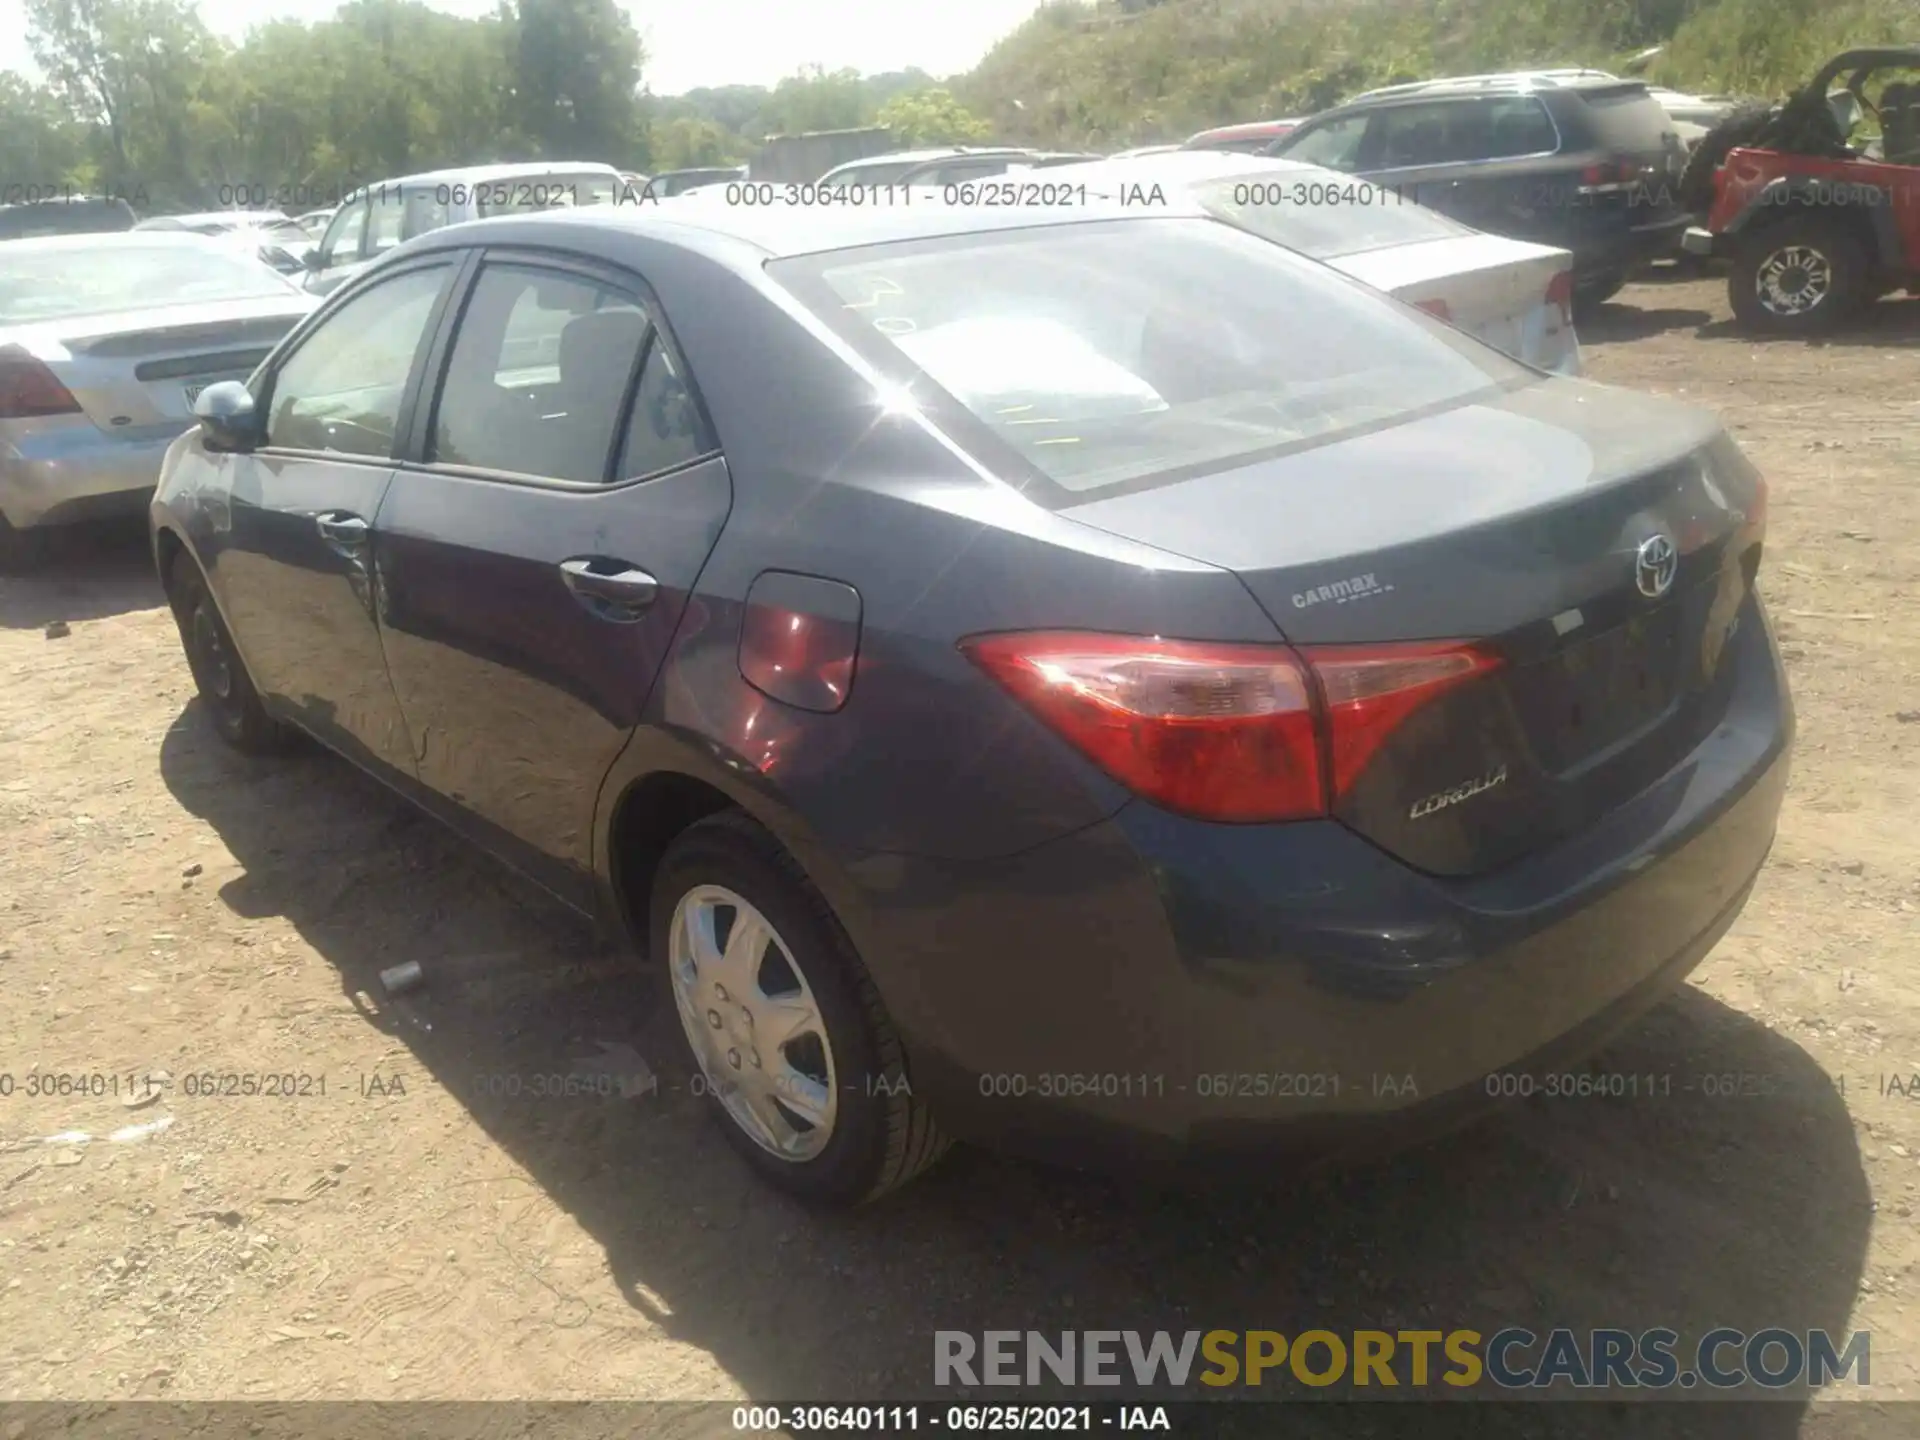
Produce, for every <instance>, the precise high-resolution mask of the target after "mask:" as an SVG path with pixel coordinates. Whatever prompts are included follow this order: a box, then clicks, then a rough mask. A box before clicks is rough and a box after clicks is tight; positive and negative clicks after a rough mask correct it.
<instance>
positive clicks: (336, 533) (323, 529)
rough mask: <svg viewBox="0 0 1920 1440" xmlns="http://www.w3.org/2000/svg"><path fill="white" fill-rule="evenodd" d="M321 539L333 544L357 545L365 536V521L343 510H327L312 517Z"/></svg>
mask: <svg viewBox="0 0 1920 1440" xmlns="http://www.w3.org/2000/svg"><path fill="white" fill-rule="evenodd" d="M313 523H314V524H315V525H316V526H318V527H319V530H320V535H321V537H322V538H323V539H326V540H330V541H332V542H333V543H334V544H335V545H359V544H363V543H364V542H365V541H366V538H367V522H366V521H365V520H362V519H361V518H360V517H359V516H358V515H351V514H348V513H347V512H346V511H345V510H329V511H327V512H325V513H324V514H321V515H316V516H315V517H314V520H313Z"/></svg>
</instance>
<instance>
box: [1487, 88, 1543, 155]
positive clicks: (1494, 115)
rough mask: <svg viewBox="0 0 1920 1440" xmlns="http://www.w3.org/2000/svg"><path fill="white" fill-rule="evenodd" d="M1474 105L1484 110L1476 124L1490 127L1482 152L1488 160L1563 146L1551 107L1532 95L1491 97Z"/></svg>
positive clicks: (1535, 152) (1535, 153)
mask: <svg viewBox="0 0 1920 1440" xmlns="http://www.w3.org/2000/svg"><path fill="white" fill-rule="evenodd" d="M1473 108H1474V109H1476V110H1478V111H1480V112H1482V113H1481V115H1478V116H1476V117H1475V120H1474V123H1475V124H1476V126H1477V125H1479V124H1484V125H1485V127H1486V129H1485V142H1484V144H1483V145H1482V147H1481V152H1480V153H1481V154H1482V155H1483V156H1484V157H1485V158H1486V159H1488V160H1504V159H1509V158H1511V157H1513V156H1516V155H1551V154H1552V153H1553V152H1554V151H1556V150H1558V149H1559V148H1560V131H1559V130H1558V129H1557V128H1556V127H1555V125H1554V123H1553V117H1552V116H1551V115H1549V114H1548V113H1547V107H1546V106H1544V105H1542V104H1541V103H1540V102H1539V101H1538V100H1536V99H1534V98H1533V97H1532V96H1531V95H1515V96H1510V97H1507V98H1504V99H1499V100H1487V101H1484V102H1481V103H1480V104H1478V105H1476V106H1474V107H1473ZM1476 138H1478V137H1476Z"/></svg>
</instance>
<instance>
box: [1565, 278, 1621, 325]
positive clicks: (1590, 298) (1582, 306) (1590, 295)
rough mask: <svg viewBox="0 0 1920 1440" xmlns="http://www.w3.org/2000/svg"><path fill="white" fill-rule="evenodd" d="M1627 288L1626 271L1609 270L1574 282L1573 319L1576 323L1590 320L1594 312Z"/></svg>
mask: <svg viewBox="0 0 1920 1440" xmlns="http://www.w3.org/2000/svg"><path fill="white" fill-rule="evenodd" d="M1626 288H1627V272H1626V271H1624V270H1609V271H1608V272H1607V273H1606V274H1604V275H1593V276H1590V277H1588V278H1586V279H1584V280H1578V281H1575V282H1574V287H1573V319H1574V323H1575V324H1576V325H1577V324H1579V323H1580V322H1581V321H1582V320H1591V319H1592V318H1593V316H1594V312H1595V311H1597V310H1598V309H1599V308H1600V307H1601V306H1602V305H1604V304H1606V303H1607V301H1609V300H1611V299H1613V297H1614V296H1616V295H1618V294H1619V293H1620V292H1621V291H1622V290H1624V289H1626Z"/></svg>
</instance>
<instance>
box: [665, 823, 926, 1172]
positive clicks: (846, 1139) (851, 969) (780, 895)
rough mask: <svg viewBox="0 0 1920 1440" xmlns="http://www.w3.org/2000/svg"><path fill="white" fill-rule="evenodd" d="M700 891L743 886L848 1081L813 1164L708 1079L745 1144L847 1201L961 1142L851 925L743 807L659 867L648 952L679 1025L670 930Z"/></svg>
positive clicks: (736, 1142)
mask: <svg viewBox="0 0 1920 1440" xmlns="http://www.w3.org/2000/svg"><path fill="white" fill-rule="evenodd" d="M699 886H721V887H724V888H725V889H727V890H729V891H732V892H733V893H734V894H735V895H736V896H738V897H739V898H740V899H743V900H745V901H746V902H747V903H748V904H750V905H752V906H753V907H754V908H755V909H757V910H759V911H760V913H761V915H762V916H764V917H765V919H766V920H767V922H768V923H769V924H770V925H771V926H772V928H773V930H774V931H775V932H776V933H777V935H778V937H779V939H780V941H781V942H782V943H783V944H784V946H785V948H786V951H787V953H788V954H790V955H791V956H792V959H793V962H794V965H793V968H794V969H796V970H797V971H799V972H801V977H802V979H803V981H804V983H805V985H806V986H807V987H808V988H810V989H811V990H812V992H813V999H814V1003H815V1009H816V1010H817V1012H818V1014H819V1016H820V1020H821V1024H822V1027H823V1028H824V1030H825V1032H826V1037H827V1041H828V1044H829V1045H830V1046H831V1049H832V1054H833V1069H834V1072H835V1074H836V1075H837V1078H838V1084H837V1086H836V1087H835V1088H836V1091H837V1095H836V1105H837V1114H836V1115H835V1117H834V1121H833V1126H832V1130H831V1131H830V1133H829V1138H828V1139H827V1141H826V1142H825V1146H824V1148H823V1149H822V1150H821V1151H820V1152H819V1153H818V1154H817V1155H814V1156H812V1157H810V1158H806V1159H793V1158H788V1157H785V1156H781V1155H776V1154H774V1153H773V1152H772V1151H770V1150H769V1149H767V1148H766V1147H765V1146H764V1145H763V1144H762V1143H761V1142H760V1141H759V1140H757V1139H755V1138H754V1136H753V1135H751V1134H750V1133H749V1132H748V1131H747V1130H746V1129H745V1128H744V1127H743V1125H742V1123H741V1122H740V1121H737V1120H735V1119H734V1118H733V1116H732V1115H731V1114H730V1113H729V1112H728V1110H727V1109H726V1107H725V1105H724V1104H723V1103H722V1102H721V1099H720V1097H719V1095H718V1094H717V1093H715V1090H716V1088H717V1087H714V1086H708V1087H707V1089H708V1093H709V1095H710V1097H711V1101H712V1105H713V1110H714V1114H715V1117H716V1119H717V1120H718V1121H719V1124H720V1128H721V1130H722V1131H723V1132H724V1133H725V1134H726V1136H727V1139H728V1140H729V1142H731V1143H732V1145H733V1146H734V1148H735V1149H736V1150H738V1151H739V1152H740V1154H741V1155H742V1156H744V1157H745V1158H746V1160H747V1162H748V1163H749V1164H750V1165H752V1166H753V1168H754V1169H755V1170H756V1171H757V1172H758V1173H759V1174H760V1175H761V1176H762V1177H764V1178H765V1179H766V1180H768V1181H769V1182H771V1183H772V1184H773V1185H775V1186H776V1187H778V1188H779V1189H781V1190H783V1191H785V1192H786V1193H788V1194H790V1195H792V1196H794V1197H795V1198H797V1199H799V1200H802V1201H805V1202H807V1203H809V1204H814V1205H820V1206H831V1207H836V1208H843V1207H848V1206H854V1205H860V1204H864V1203H865V1202H867V1201H870V1200H874V1199H877V1198H879V1197H880V1196H881V1195H884V1194H886V1193H887V1192H888V1191H890V1190H893V1189H896V1188H897V1187H899V1186H901V1185H903V1184H905V1183H906V1182H907V1181H908V1180H911V1179H912V1178H913V1177H914V1176H916V1175H918V1174H919V1173H920V1172H921V1171H923V1170H925V1169H927V1168H928V1167H929V1166H930V1165H932V1164H933V1163H934V1162H935V1161H936V1160H938V1159H939V1158H940V1157H941V1156H942V1155H943V1154H945V1153H946V1151H947V1149H948V1148H949V1146H950V1143H951V1142H950V1141H949V1140H948V1139H947V1138H946V1136H944V1135H943V1134H942V1133H941V1132H940V1129H939V1127H938V1126H936V1125H935V1124H934V1121H933V1116H932V1115H931V1114H930V1113H929V1111H928V1110H927V1107H926V1105H925V1103H924V1102H923V1101H922V1100H920V1099H919V1098H918V1097H917V1096H915V1095H913V1094H912V1093H911V1090H910V1077H909V1074H908V1068H907V1057H906V1053H905V1051H904V1050H903V1048H902V1046H901V1043H900V1037H899V1035H898V1034H897V1033H896V1032H895V1030H894V1028H893V1023H892V1021H891V1020H889V1019H888V1018H887V1013H886V1008H885V1006H884V1005H882V1004H881V1001H880V993H879V991H878V990H877V989H875V987H874V984H873V980H872V977H871V976H869V975H868V974H867V970H866V967H865V966H864V965H863V964H861V962H860V957H859V955H858V954H856V953H855V951H854V948H853V944H852V942H851V941H850V940H849V939H848V938H847V935H846V932H845V931H844V930H843V929H842V928H841V926H840V923H839V921H838V920H837V919H836V918H835V917H834V914H833V911H832V910H831V909H830V908H829V907H828V905H827V902H826V900H825V898H824V897H823V896H822V895H821V894H820V892H819V891H818V890H817V889H816V888H815V887H814V886H813V884H812V882H810V881H809V880H808V879H807V877H806V875H805V874H804V873H802V871H801V869H800V867H799V866H798V865H797V864H795V863H794V861H793V858H792V857H791V856H789V855H788V854H787V852H786V851H785V850H784V849H783V848H782V847H781V846H780V844H779V843H778V842H777V841H776V840H775V839H774V838H773V837H772V836H771V835H769V834H768V833H767V832H766V831H765V830H763V829H762V828H761V827H760V826H759V825H757V824H755V823H754V822H753V821H752V820H751V819H750V818H748V817H747V816H746V815H745V814H743V813H742V812H740V811H737V810H728V811H723V812H721V813H720V814H718V815H714V816H711V817H709V818H708V819H705V820H702V821H700V822H699V823H698V824H695V825H692V826H689V827H688V828H687V829H686V830H685V831H683V832H681V834H680V836H679V838H678V839H676V840H675V841H674V842H673V844H672V845H671V846H670V847H669V848H668V850H667V853H666V854H665V856H663V857H662V859H661V861H660V866H659V869H658V870H657V871H656V872H655V876H654V882H653V893H652V896H651V897H650V904H649V914H648V949H647V953H648V956H649V958H650V959H651V961H652V963H653V968H654V969H655V970H656V971H657V972H658V973H659V976H660V981H659V984H660V993H661V994H662V996H663V997H664V998H665V1000H666V1003H667V1006H668V1009H669V1012H670V1013H671V1014H672V1015H673V1018H674V1022H675V1024H676V1025H679V1023H680V1015H679V1010H678V1002H677V1001H676V999H675V989H674V979H673V961H672V959H671V954H670V950H669V946H668V932H669V929H670V927H671V926H672V924H673V917H674V913H675V910H676V908H677V907H678V906H679V904H680V901H681V900H682V898H683V897H685V896H687V895H688V894H690V893H691V892H692V891H693V890H694V889H695V888H696V887H699ZM736 913H737V912H736ZM769 953H771V952H769ZM702 1003H705V1002H704V1001H703V1002H702ZM715 1013H717V1012H715ZM683 1033H684V1030H683ZM756 1048H757V1047H756ZM684 1054H685V1055H686V1057H687V1059H688V1060H689V1061H690V1062H691V1063H692V1065H693V1066H694V1070H695V1073H697V1074H701V1075H702V1076H706V1071H705V1069H704V1067H703V1066H702V1065H701V1061H700V1057H699V1056H698V1055H697V1054H696V1053H695V1051H694V1046H693V1042H692V1041H691V1039H688V1040H687V1041H686V1047H685V1051H684ZM707 1078H712V1077H707Z"/></svg>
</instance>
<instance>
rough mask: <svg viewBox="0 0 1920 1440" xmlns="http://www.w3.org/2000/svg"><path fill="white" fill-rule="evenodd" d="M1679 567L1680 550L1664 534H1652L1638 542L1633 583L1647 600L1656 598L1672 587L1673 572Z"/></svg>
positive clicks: (1634, 560)
mask: <svg viewBox="0 0 1920 1440" xmlns="http://www.w3.org/2000/svg"><path fill="white" fill-rule="evenodd" d="M1679 568H1680V552H1679V551H1677V550H1675V549H1674V548H1673V541H1671V540H1669V539H1668V538H1667V537H1666V536H1665V535H1653V536H1650V537H1648V538H1647V539H1645V540H1642V541H1641V542H1640V549H1639V550H1638V551H1637V552H1636V553H1635V555H1634V559H1633V583H1634V584H1635V585H1637V586H1639V587H1640V593H1641V594H1642V595H1644V596H1646V597H1647V598H1648V599H1649V600H1658V599H1659V598H1660V597H1661V596H1662V595H1664V594H1666V593H1667V591H1669V590H1671V589H1672V588H1673V577H1674V572H1675V571H1677V570H1678V569H1679Z"/></svg>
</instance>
